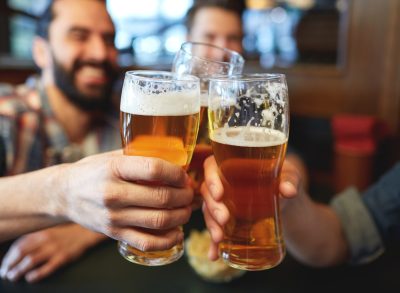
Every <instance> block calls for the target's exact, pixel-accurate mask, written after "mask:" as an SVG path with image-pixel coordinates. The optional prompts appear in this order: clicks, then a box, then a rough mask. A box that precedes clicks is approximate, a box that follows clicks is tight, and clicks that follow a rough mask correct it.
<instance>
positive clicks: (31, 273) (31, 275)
mask: <svg viewBox="0 0 400 293" xmlns="http://www.w3.org/2000/svg"><path fill="white" fill-rule="evenodd" d="M104 238H105V236H104V235H102V234H99V233H96V232H92V231H89V230H87V229H85V228H83V227H81V226H79V225H76V224H66V225H60V226H56V227H53V228H49V229H45V230H41V231H38V232H34V233H30V234H27V235H25V236H22V237H20V238H19V239H18V240H16V241H15V242H14V243H13V244H12V245H11V247H10V249H9V250H8V251H7V253H6V255H5V256H4V258H3V262H2V264H1V267H0V276H1V277H2V278H4V279H8V280H10V281H17V280H19V279H20V278H22V277H25V280H26V281H27V282H30V283H32V282H37V281H40V280H41V279H43V278H46V277H48V276H49V275H51V274H52V273H53V272H54V271H56V270H57V269H59V268H60V267H62V266H64V265H66V264H68V263H70V262H73V261H74V260H76V259H77V258H79V257H80V256H81V255H82V254H83V253H84V252H85V251H86V250H87V249H88V248H89V247H91V246H93V245H95V244H97V243H98V242H99V241H101V240H103V239H104Z"/></svg>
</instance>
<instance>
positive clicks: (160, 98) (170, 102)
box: [120, 88, 200, 116]
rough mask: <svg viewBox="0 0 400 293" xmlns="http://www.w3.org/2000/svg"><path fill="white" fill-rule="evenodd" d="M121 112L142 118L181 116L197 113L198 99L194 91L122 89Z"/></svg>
mask: <svg viewBox="0 0 400 293" xmlns="http://www.w3.org/2000/svg"><path fill="white" fill-rule="evenodd" d="M120 109H121V111H123V112H125V113H130V114H135V115H144V116H183V115H191V114H196V113H199V111H200V97H199V92H198V91H196V90H190V91H189V90H188V91H184V92H178V91H176V92H168V91H167V92H161V93H151V92H143V91H138V90H136V91H135V90H132V88H131V89H129V90H128V89H123V90H122V95H121V106H120Z"/></svg>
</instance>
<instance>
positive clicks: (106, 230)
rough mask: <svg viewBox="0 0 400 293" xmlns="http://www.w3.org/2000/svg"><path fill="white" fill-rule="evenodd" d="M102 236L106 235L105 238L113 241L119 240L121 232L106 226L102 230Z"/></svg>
mask: <svg viewBox="0 0 400 293" xmlns="http://www.w3.org/2000/svg"><path fill="white" fill-rule="evenodd" d="M104 234H106V235H107V236H109V237H111V238H113V239H117V240H120V239H121V230H120V229H118V228H117V227H113V226H110V225H107V226H106V227H105V228H104Z"/></svg>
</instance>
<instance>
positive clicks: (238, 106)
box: [208, 74, 289, 270]
mask: <svg viewBox="0 0 400 293" xmlns="http://www.w3.org/2000/svg"><path fill="white" fill-rule="evenodd" d="M208 107H209V108H208V115H209V134H210V139H211V144H212V149H213V153H214V156H215V160H216V162H217V165H218V169H219V175H220V178H221V181H222V184H223V187H224V197H223V200H224V203H225V205H226V206H227V208H228V210H229V213H230V217H229V221H228V223H227V224H226V225H225V226H224V239H223V241H222V242H221V243H220V244H219V254H220V257H221V258H222V259H223V260H224V261H225V262H227V264H229V265H230V266H232V267H234V268H238V269H244V270H264V269H268V268H272V267H274V266H276V265H278V264H279V263H280V262H281V261H282V259H283V258H284V255H285V245H284V242H283V238H282V228H281V222H280V210H279V181H280V173H281V168H282V164H283V160H284V157H285V153H286V145H287V141H288V134H289V101H288V91H287V85H286V80H285V76H284V75H282V74H250V75H240V76H232V77H221V78H219V77H216V78H212V79H211V80H210V89H209V105H208Z"/></svg>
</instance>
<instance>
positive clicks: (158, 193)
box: [154, 186, 171, 208]
mask: <svg viewBox="0 0 400 293" xmlns="http://www.w3.org/2000/svg"><path fill="white" fill-rule="evenodd" d="M154 197H155V199H156V202H157V205H158V206H159V207H160V208H168V207H169V206H170V204H171V192H170V190H169V189H168V188H166V187H162V186H160V187H157V188H155V191H154Z"/></svg>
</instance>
